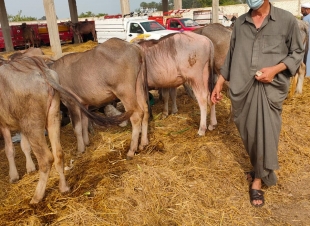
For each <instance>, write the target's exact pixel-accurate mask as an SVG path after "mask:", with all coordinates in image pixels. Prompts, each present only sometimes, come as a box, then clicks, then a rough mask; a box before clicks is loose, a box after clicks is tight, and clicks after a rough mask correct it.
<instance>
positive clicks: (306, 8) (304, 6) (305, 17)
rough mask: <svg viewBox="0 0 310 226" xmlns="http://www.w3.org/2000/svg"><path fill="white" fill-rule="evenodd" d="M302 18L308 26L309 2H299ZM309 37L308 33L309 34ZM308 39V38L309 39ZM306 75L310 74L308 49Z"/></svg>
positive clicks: (309, 16)
mask: <svg viewBox="0 0 310 226" xmlns="http://www.w3.org/2000/svg"><path fill="white" fill-rule="evenodd" d="M300 12H301V14H302V20H303V21H306V22H308V24H309V28H310V3H308V2H306V3H304V4H301V10H300ZM309 38H310V35H309ZM309 41H310V40H309ZM306 59H307V62H306V76H310V51H308V55H307V57H306Z"/></svg>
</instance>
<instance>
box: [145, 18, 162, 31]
mask: <svg viewBox="0 0 310 226" xmlns="http://www.w3.org/2000/svg"><path fill="white" fill-rule="evenodd" d="M141 25H142V27H143V28H144V29H145V30H146V31H147V32H149V31H159V30H166V29H165V27H164V26H162V25H161V24H160V23H158V22H156V21H146V22H141Z"/></svg>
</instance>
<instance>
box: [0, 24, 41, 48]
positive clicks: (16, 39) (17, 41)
mask: <svg viewBox="0 0 310 226" xmlns="http://www.w3.org/2000/svg"><path fill="white" fill-rule="evenodd" d="M27 26H29V27H31V28H32V30H33V31H34V34H35V37H34V39H35V40H34V41H35V43H37V45H39V44H40V35H39V33H38V30H39V27H38V24H28V25H27ZM10 28H11V38H12V43H13V47H14V48H23V47H25V44H26V43H25V40H24V38H23V29H22V26H21V25H11V26H10ZM4 49H5V43H4V38H3V34H2V29H1V28H0V51H3V50H4Z"/></svg>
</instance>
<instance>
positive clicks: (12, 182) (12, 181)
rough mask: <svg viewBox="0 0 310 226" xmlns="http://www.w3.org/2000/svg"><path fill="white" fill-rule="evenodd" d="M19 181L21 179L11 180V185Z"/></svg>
mask: <svg viewBox="0 0 310 226" xmlns="http://www.w3.org/2000/svg"><path fill="white" fill-rule="evenodd" d="M18 181H19V177H14V178H11V179H10V183H11V184H15V183H17V182H18Z"/></svg>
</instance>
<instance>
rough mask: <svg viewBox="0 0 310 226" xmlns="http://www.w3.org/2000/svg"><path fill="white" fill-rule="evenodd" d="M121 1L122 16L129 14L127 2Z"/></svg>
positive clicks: (125, 0)
mask: <svg viewBox="0 0 310 226" xmlns="http://www.w3.org/2000/svg"><path fill="white" fill-rule="evenodd" d="M120 1H121V9H122V15H123V16H124V15H126V14H129V13H130V7H129V0H120Z"/></svg>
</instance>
